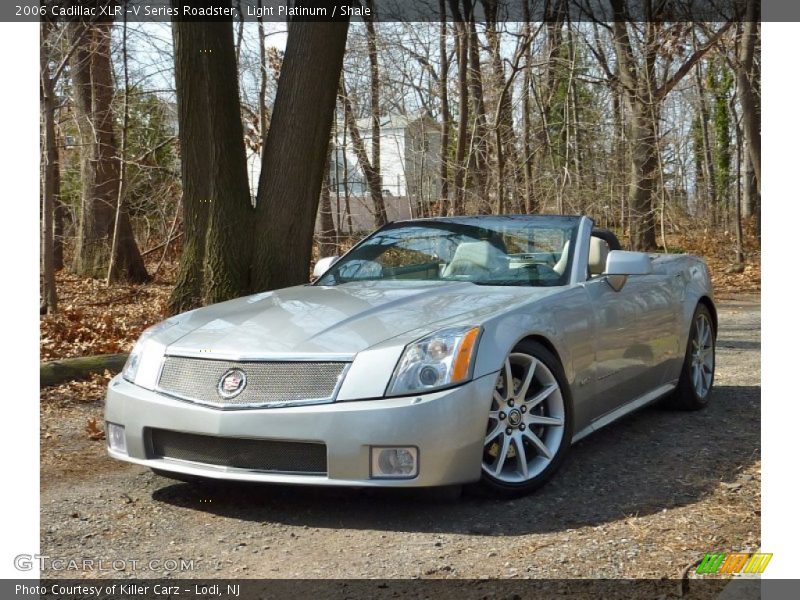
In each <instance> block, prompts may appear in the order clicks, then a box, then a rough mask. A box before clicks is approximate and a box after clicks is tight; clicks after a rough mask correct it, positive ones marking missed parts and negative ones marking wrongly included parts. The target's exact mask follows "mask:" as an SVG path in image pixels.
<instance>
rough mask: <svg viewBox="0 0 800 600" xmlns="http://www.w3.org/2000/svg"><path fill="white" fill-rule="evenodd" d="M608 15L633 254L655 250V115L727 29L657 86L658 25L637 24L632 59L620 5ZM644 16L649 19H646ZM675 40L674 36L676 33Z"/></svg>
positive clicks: (619, 0)
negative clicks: (625, 142)
mask: <svg viewBox="0 0 800 600" xmlns="http://www.w3.org/2000/svg"><path fill="white" fill-rule="evenodd" d="M611 4H612V7H613V10H614V24H613V26H612V27H613V34H614V47H615V50H616V56H617V63H618V65H619V81H620V83H621V85H622V88H623V90H624V93H625V100H626V103H627V106H628V112H629V115H630V121H629V125H628V138H629V143H630V146H631V164H630V168H631V173H630V188H629V205H630V208H631V213H632V221H631V245H632V246H633V248H635V249H637V250H655V249H656V247H657V245H656V236H655V219H654V209H653V195H654V190H655V185H656V175H657V168H658V162H659V157H658V131H657V124H658V121H659V118H660V114H659V111H660V109H661V105H662V102H663V100H664V98H665V97H666V95H667V94H668V93H669V92H670V91H671V90H672V89H673V88H674V87H675V85H676V84H677V83H678V82H679V81H681V79H683V78H684V77H685V76H686V75H687V74H688V73H689V71H690V70H691V69H692V67H694V65H695V64H696V63H697V61H699V60H700V59H701V58H702V57H703V56H704V55H705V54H706V52H708V50H709V49H710V48H712V47H713V46H714V44H716V42H717V41H718V40H719V38H720V37H721V36H722V34H723V33H725V31H727V29H728V28H729V27H730V26H731V22H728V23H725V24H724V25H722V26H721V27H720V28H719V29H718V30H717V31H716V32H715V33H714V34H712V35H711V36H710V37H709V39H708V41H707V42H706V43H705V44H704V45H703V46H702V47H700V48H698V49H697V50H695V51H694V52H693V53H692V54H691V55H690V56H689V57H688V58H687V59H686V60H685V61H684V62H683V63H682V64H681V66H680V67H678V68H677V69H675V70H674V71H672V72H671V73H665V75H664V77H663V78H662V80H661V82H660V83H659V80H658V78H657V72H656V66H657V62H658V54H659V48H660V47H663V45H662V41H663V40H662V39H660V36H659V33H660V32H661V30H662V29H663V25H662V24H661V23H658V22H656V21H654V20H647V21H646V22H644V23H642V24H641V27H642V29H643V30H644V33H643V39H642V40H641V44H640V47H639V49H638V50H639V52H638V54H639V55H641V57H642V58H641V61H638V60H637V58H636V56H637V53H636V52H635V51H634V43H633V41H632V40H631V35H630V34H629V25H628V23H627V19H628V17H627V14H626V12H625V3H624V1H623V0H612V2H611ZM651 9H652V6H651V0H646V2H645V10H646V11H649V10H651ZM648 14H649V13H648ZM676 33H677V34H678V35H680V32H679V31H678V32H676Z"/></svg>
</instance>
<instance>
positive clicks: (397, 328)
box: [163, 281, 560, 360]
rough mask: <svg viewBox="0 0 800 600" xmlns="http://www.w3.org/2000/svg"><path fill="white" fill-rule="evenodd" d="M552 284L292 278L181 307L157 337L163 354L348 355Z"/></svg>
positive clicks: (470, 316) (468, 319)
mask: <svg viewBox="0 0 800 600" xmlns="http://www.w3.org/2000/svg"><path fill="white" fill-rule="evenodd" d="M559 289H560V288H530V287H525V288H520V287H487V286H479V285H475V284H473V283H467V282H455V283H453V282H397V281H392V282H358V283H348V284H343V285H338V286H331V287H327V286H310V285H305V286H297V287H291V288H286V289H282V290H277V291H273V292H265V293H261V294H255V295H253V296H247V297H244V298H239V299H236V300H231V301H228V302H223V303H221V304H216V305H213V306H208V307H206V308H201V309H198V310H195V311H192V312H191V313H187V314H186V315H184V318H182V319H180V325H179V326H176V327H175V328H174V329H173V330H172V331H170V332H169V333H168V335H165V336H164V340H163V341H164V342H166V344H167V345H168V348H167V353H169V354H183V355H199V356H203V355H205V356H217V357H219V356H227V357H231V358H236V359H240V360H242V359H247V358H266V357H281V356H286V357H290V356H298V355H308V356H333V355H336V356H341V357H349V356H353V355H355V354H356V353H358V352H360V351H362V350H364V349H366V348H368V347H370V346H373V345H375V344H378V343H380V342H384V341H386V340H389V339H391V338H394V337H397V336H400V335H402V334H404V333H408V332H415V333H417V334H418V333H419V330H420V329H424V328H425V327H426V326H430V327H431V329H433V328H435V327H436V326H437V325H445V324H447V325H450V324H454V323H455V322H458V321H459V320H461V321H463V322H465V323H468V324H470V325H479V324H480V323H481V321H482V320H483V319H485V318H486V317H487V316H489V315H492V314H496V313H498V312H502V311H504V310H508V309H510V308H512V307H513V306H516V305H518V304H519V303H520V302H529V301H531V300H535V299H538V298H540V297H544V296H548V295H551V294H553V293H555V292H557V291H558V290H559Z"/></svg>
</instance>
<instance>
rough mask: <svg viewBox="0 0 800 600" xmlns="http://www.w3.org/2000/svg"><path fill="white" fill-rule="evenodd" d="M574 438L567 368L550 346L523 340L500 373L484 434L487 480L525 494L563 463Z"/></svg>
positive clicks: (489, 485) (494, 487) (496, 489)
mask: <svg viewBox="0 0 800 600" xmlns="http://www.w3.org/2000/svg"><path fill="white" fill-rule="evenodd" d="M571 440H572V398H571V396H570V393H569V386H568V385H567V383H566V377H565V376H564V372H563V368H562V367H561V363H560V362H559V361H558V359H557V358H556V357H555V356H553V354H552V352H550V351H549V350H548V349H547V348H545V347H544V346H542V345H541V344H539V343H536V342H521V343H520V344H518V345H517V347H516V348H514V350H513V351H512V352H511V354H509V355H508V357H507V358H506V360H505V362H504V364H503V368H502V369H501V371H500V374H499V375H498V378H497V384H496V386H495V390H494V393H493V394H492V405H491V409H490V411H489V422H488V424H487V427H486V437H485V440H484V449H483V462H482V474H481V484H482V485H483V487H484V488H486V489H488V490H490V491H492V492H493V493H495V494H502V495H506V496H516V495H523V494H527V493H529V492H532V491H533V490H535V489H536V488H538V487H540V486H541V485H542V484H544V483H545V482H546V481H547V480H548V479H549V478H550V477H551V476H552V475H553V473H555V471H556V470H557V469H558V467H559V465H560V464H561V461H562V460H563V459H564V456H565V454H566V452H567V451H568V449H569V445H570V443H571Z"/></svg>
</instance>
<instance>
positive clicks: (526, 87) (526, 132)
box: [522, 2, 538, 214]
mask: <svg viewBox="0 0 800 600" xmlns="http://www.w3.org/2000/svg"><path fill="white" fill-rule="evenodd" d="M522 12H523V19H524V21H525V25H524V26H523V35H524V36H525V38H526V40H527V44H528V47H527V50H526V51H525V71H524V72H523V79H522V166H523V173H524V187H523V193H524V194H525V198H524V202H525V212H526V213H527V214H532V213H534V212H536V210H537V208H538V207H537V206H536V203H535V202H534V198H533V170H532V169H531V160H532V156H531V90H530V87H531V69H532V68H533V64H532V63H533V60H532V58H533V51H532V50H531V43H530V42H531V39H530V38H531V35H532V34H531V13H530V6H529V4H528V2H523V3H522Z"/></svg>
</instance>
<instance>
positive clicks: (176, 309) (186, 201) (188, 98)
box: [169, 20, 211, 314]
mask: <svg viewBox="0 0 800 600" xmlns="http://www.w3.org/2000/svg"><path fill="white" fill-rule="evenodd" d="M172 34H173V41H174V46H175V89H176V91H177V99H178V130H179V137H180V140H181V143H180V152H181V182H182V187H183V197H182V199H181V202H182V204H183V231H184V234H183V252H182V253H181V259H180V268H179V270H178V280H177V283H176V284H175V288H174V289H173V290H172V294H171V296H170V299H169V310H170V312H171V313H173V314H174V313H180V312H184V311H187V310H191V309H193V308H196V307H198V306H202V304H203V288H204V282H205V255H206V231H207V229H208V210H209V205H210V199H211V189H210V186H211V180H210V174H211V151H210V145H211V131H210V128H209V121H208V112H209V111H208V92H207V89H208V85H209V82H208V72H207V69H206V61H207V53H205V52H203V51H202V50H203V49H204V48H205V47H206V45H205V28H204V26H203V25H202V24H199V23H191V22H186V21H180V20H175V21H173V23H172Z"/></svg>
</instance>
